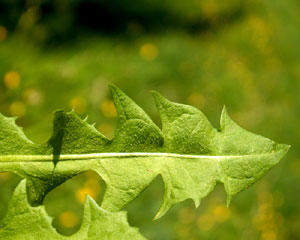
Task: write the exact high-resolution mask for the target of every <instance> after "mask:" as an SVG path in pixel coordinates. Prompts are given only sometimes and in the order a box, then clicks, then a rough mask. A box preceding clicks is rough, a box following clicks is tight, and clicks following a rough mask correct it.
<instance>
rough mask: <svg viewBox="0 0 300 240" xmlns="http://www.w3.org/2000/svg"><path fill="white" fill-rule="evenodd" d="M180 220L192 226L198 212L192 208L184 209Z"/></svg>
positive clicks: (179, 217)
mask: <svg viewBox="0 0 300 240" xmlns="http://www.w3.org/2000/svg"><path fill="white" fill-rule="evenodd" d="M178 219H179V221H180V222H182V223H183V224H191V223H192V222H193V221H194V220H195V219H196V211H195V209H192V208H182V209H181V210H180V212H179V216H178Z"/></svg>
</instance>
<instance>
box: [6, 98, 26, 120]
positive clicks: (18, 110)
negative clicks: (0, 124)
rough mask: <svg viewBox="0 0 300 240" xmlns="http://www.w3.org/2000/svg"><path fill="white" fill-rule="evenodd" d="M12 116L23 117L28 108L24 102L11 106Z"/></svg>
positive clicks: (16, 102)
mask: <svg viewBox="0 0 300 240" xmlns="http://www.w3.org/2000/svg"><path fill="white" fill-rule="evenodd" d="M9 111H10V113H11V115H13V116H18V117H23V116H24V114H25V111H26V106H25V104H24V103H23V102H20V101H15V102H13V103H12V104H11V105H10V106H9Z"/></svg>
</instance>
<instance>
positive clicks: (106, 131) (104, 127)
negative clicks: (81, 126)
mask: <svg viewBox="0 0 300 240" xmlns="http://www.w3.org/2000/svg"><path fill="white" fill-rule="evenodd" d="M97 129H98V130H99V132H101V133H102V134H103V135H104V136H106V137H108V138H112V137H113V136H114V126H113V125H112V124H110V123H102V124H100V125H98V126H97Z"/></svg>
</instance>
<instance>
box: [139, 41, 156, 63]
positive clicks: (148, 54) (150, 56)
mask: <svg viewBox="0 0 300 240" xmlns="http://www.w3.org/2000/svg"><path fill="white" fill-rule="evenodd" d="M140 55H141V57H142V58H143V59H145V60H147V61H152V60H154V59H155V58H157V56H158V49H157V47H156V46H155V45H154V44H152V43H145V44H144V45H143V46H141V48H140Z"/></svg>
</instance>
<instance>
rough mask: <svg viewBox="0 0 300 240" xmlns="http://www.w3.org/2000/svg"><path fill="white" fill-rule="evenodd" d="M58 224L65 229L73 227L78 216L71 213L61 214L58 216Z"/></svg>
mask: <svg viewBox="0 0 300 240" xmlns="http://www.w3.org/2000/svg"><path fill="white" fill-rule="evenodd" d="M58 219H59V224H60V225H61V226H63V227H65V228H72V227H75V226H76V224H77V223H78V216H77V215H76V214H75V213H74V212H71V211H66V212H63V213H61V214H60V215H59V218H58Z"/></svg>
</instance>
